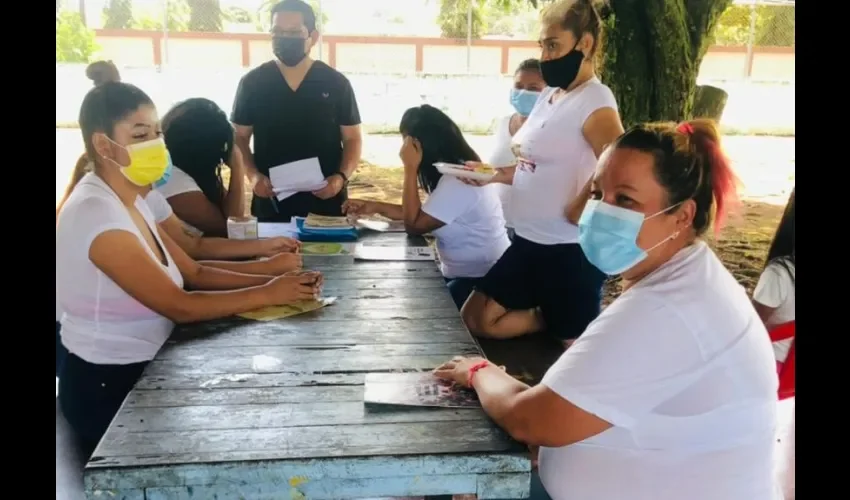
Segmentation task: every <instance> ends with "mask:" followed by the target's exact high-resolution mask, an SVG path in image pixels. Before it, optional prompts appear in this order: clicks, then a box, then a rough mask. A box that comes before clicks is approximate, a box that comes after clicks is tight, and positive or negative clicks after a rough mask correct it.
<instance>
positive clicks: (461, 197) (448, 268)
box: [422, 175, 510, 278]
mask: <svg viewBox="0 0 850 500" xmlns="http://www.w3.org/2000/svg"><path fill="white" fill-rule="evenodd" d="M422 211H423V212H425V213H426V214H428V215H430V216H431V217H433V218H435V219H437V220H438V221H440V222H442V223H444V224H445V226H443V227H441V228H439V229H437V230H436V231H432V232H431V234H433V235H434V237H435V238H436V239H437V251H438V252H439V254H440V270H441V271H442V273H443V276H445V277H446V278H480V277H482V276H484V275H485V274H487V271H489V270H490V268H491V267H492V266H493V264H495V263H496V261H497V260H499V257H501V256H502V254H503V253H504V252H505V250H507V248H508V246H510V240H509V239H508V233H507V231H506V230H505V219H504V218H503V217H502V210H501V204H500V202H499V196H498V193H497V192H496V189H495V186H490V185H488V186H483V187H475V186H469V185H467V184H464V183H463V182H461V181H459V180H458V179H457V178H456V177H452V176H449V175H444V176H443V177H442V178H441V179H440V182H438V183H437V187H436V188H435V189H434V191H433V192H432V193H431V194H430V195H429V196H428V200H427V201H426V202H425V205H424V206H423V207H422Z"/></svg>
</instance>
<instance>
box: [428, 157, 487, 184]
mask: <svg viewBox="0 0 850 500" xmlns="http://www.w3.org/2000/svg"><path fill="white" fill-rule="evenodd" d="M434 166H435V167H437V171H438V172H440V173H441V174H443V175H452V176H454V177H460V178H463V179H472V180H475V181H481V182H487V181H489V180H490V179H492V178H493V176H494V175H496V169H495V168H493V167H491V166H489V165H480V166H478V167H475V168H474V169H469V168H466V167H465V166H463V165H458V164H456V163H444V162H441V161H438V162H437V163H434Z"/></svg>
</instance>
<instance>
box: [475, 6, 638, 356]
mask: <svg viewBox="0 0 850 500" xmlns="http://www.w3.org/2000/svg"><path fill="white" fill-rule="evenodd" d="M601 30H602V20H601V19H600V17H599V14H598V13H597V11H596V9H595V8H594V7H593V5H591V2H590V1H589V0H567V1H561V2H558V3H555V4H552V5H550V6H549V7H548V8H547V9H546V10H545V11H544V13H543V16H542V27H541V36H540V47H541V49H542V54H541V57H540V68H541V71H542V73H543V79H544V81H545V82H546V84H547V85H548V86H549V87H548V88H547V89H546V90H545V91H543V93H542V94H541V95H540V97H539V99H537V102H536V104H535V105H534V108H533V109H532V111H531V114H530V115H529V116H528V118H527V119H526V121H525V123H524V124H523V125H522V127H521V128H520V129H519V131H517V132H516V134H515V135H514V137H513V151H514V153H515V155H516V156H517V158H518V163H517V165H516V166H515V167H506V168H500V169H498V172H499V173H497V174H496V175H495V176H494V177H493V179H492V180H491V183H502V184H508V185H510V186H511V188H510V198H511V203H510V204H511V209H510V219H511V224H512V225H513V228H514V238H513V241H512V242H511V246H510V248H508V250H507V251H506V252H505V253H504V255H503V256H502V258H501V259H499V261H498V262H497V263H496V264H495V265H494V266H493V267H492V268H491V269H490V272H488V273H487V276H485V277H484V279H482V280H481V281H480V282H479V283H478V284H477V285H476V289H475V292H473V294H472V295H471V296H470V297H469V300H468V301H467V302H466V304H465V305H464V307H463V319H464V321H465V323H466V325H467V327H468V328H469V329H470V331H471V332H472V333H473V334H475V335H478V336H483V337H490V338H497V339H504V338H511V337H517V336H520V335H525V334H530V333H535V332H538V331H545V332H547V333H548V334H550V335H553V336H555V337H556V338H558V339H560V340H562V341H564V343H565V345H568V344H569V343H570V342H571V341H572V340H573V339H575V338H577V337H578V336H579V335H581V334H582V332H583V331H584V329H585V328H586V327H587V325H588V324H589V323H590V322H591V321H593V319H594V318H596V316H597V315H598V314H599V311H600V307H601V301H602V285H603V283H604V280H605V276H604V275H603V274H602V273H601V272H599V270H598V269H596V268H595V267H594V266H593V265H592V264H590V263H589V262H588V261H587V259H586V258H585V256H584V254H583V253H582V251H581V248H580V247H579V244H578V236H579V230H578V227H577V226H576V225H575V224H573V223H571V222H570V221H568V220H567V219H566V217H565V216H564V210H565V208H566V207H567V206H568V205H569V204H570V203H571V202H572V201H573V199H574V198H575V197H576V196H577V195H578V194H579V193H580V192H581V189H582V187H583V186H584V185H585V184H586V183H587V181H588V179H590V177H591V176H592V175H593V170H594V166H595V165H596V159H597V158H598V157H599V155H600V154H601V153H602V150H603V149H604V148H605V146H606V145H608V144H610V143H612V142H613V141H614V140H615V139H616V138H617V136H619V135H620V134H621V133H622V132H623V127H622V124H621V123H620V117H619V115H618V113H617V101H616V100H615V99H614V94H613V93H612V92H611V90H610V89H609V88H608V87H607V86H605V85H604V84H603V83H602V82H601V81H599V78H597V77H596V73H595V64H594V58H595V56H596V54H597V53H598V52H599V50H600V35H601Z"/></svg>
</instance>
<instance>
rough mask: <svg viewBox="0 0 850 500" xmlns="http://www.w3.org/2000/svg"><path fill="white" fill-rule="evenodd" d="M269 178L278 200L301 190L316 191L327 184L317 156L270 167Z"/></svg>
mask: <svg viewBox="0 0 850 500" xmlns="http://www.w3.org/2000/svg"><path fill="white" fill-rule="evenodd" d="M269 180H270V181H271V183H272V188H273V189H274V192H275V196H277V199H278V200H285V199H286V198H289V197H290V196H292V195H294V194H295V193H299V192H302V191H307V192H310V191H317V190H319V189H322V188H323V187H325V186H327V185H328V181H326V180H325V176H324V174H322V167H321V165H319V159H318V158H317V157H313V158H305V159H303V160H298V161H293V162H290V163H284V164H283V165H278V166H276V167H272V168H270V169H269Z"/></svg>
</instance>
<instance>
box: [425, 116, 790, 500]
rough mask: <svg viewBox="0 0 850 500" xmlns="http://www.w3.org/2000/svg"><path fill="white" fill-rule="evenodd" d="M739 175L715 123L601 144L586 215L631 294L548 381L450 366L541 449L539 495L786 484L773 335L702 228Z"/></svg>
mask: <svg viewBox="0 0 850 500" xmlns="http://www.w3.org/2000/svg"><path fill="white" fill-rule="evenodd" d="M735 188H736V179H735V176H734V174H733V172H732V170H731V169H730V166H729V162H728V161H727V159H726V157H725V155H724V154H723V152H722V150H721V148H720V139H719V135H718V132H717V128H716V126H715V124H714V123H713V122H711V121H708V120H693V121H689V122H685V123H682V124H679V125H676V124H673V123H665V124H646V125H639V126H637V127H634V128H632V129H630V130H628V131H627V132H626V133H625V134H623V135H622V136H620V137H619V138H618V139H617V140H616V141H614V143H613V144H612V146H611V147H609V148H608V150H606V152H605V153H604V154H603V155H602V156H601V158H600V160H599V164H598V166H597V170H596V173H595V177H594V180H593V183H592V185H591V188H590V193H591V196H590V200H589V201H587V204H586V206H585V207H584V210H583V212H582V214H581V218H580V220H579V224H578V225H579V244H580V245H581V248H582V250H583V251H584V254H585V255H586V256H587V259H588V260H589V261H590V263H591V264H593V265H594V266H596V267H597V268H599V270H601V271H602V272H604V273H605V274H607V275H609V276H614V275H619V276H621V277H622V282H623V288H624V291H623V293H622V294H621V295H620V296H619V297H618V298H617V299H616V300H615V301H614V302H613V303H612V304H611V305H610V306H608V307H607V308H606V309H605V310H603V311H602V313H601V314H600V315H599V317H597V318H596V319H595V320H594V321H593V322H592V323H590V325H589V326H588V327H587V329H586V330H585V332H584V333H583V334H582V335H581V336H580V337H579V338H578V339H577V340H576V341H575V343H574V344H573V345H572V346H571V347H570V348H569V349H567V351H566V352H564V354H562V355H561V358H560V359H559V360H558V361H557V362H556V363H555V364H554V365H553V366H552V368H550V369H549V371H548V372H547V373H546V375H545V376H544V377H543V380H542V382H541V383H540V384H539V385H537V386H534V387H530V386H528V385H526V384H524V383H522V382H520V381H518V380H516V379H515V378H513V377H512V376H511V375H509V374H507V373H505V372H504V371H503V370H502V369H500V368H499V367H498V366H494V365H492V364H490V363H489V362H487V361H486V360H483V359H481V358H465V357H456V358H454V359H452V360H451V361H449V362H448V363H445V364H444V365H442V366H440V367H439V368H437V370H436V372H435V373H436V375H437V376H438V377H441V378H444V379H447V380H452V381H454V382H456V383H459V384H463V385H465V386H468V387H471V388H473V389H474V390H475V391H476V392H477V394H478V397H479V399H480V401H481V405H482V406H483V408H484V411H485V412H486V413H487V414H488V415H489V416H490V417H491V418H492V419H493V420H494V421H495V422H496V423H497V424H499V425H500V426H501V427H502V428H503V429H505V431H506V432H508V433H509V434H510V435H511V436H513V437H514V438H515V439H517V440H518V441H521V442H524V443H526V444H528V445H529V446H530V447H531V449H532V450H537V451H536V452H539V476H538V477H539V481H537V480H534V481H532V491H531V498H533V499H540V498H547V497H551V498H554V499H558V500H573V499H575V500H586V499H596V498H599V499H621V498H628V499H630V500H682V499H688V500H716V499H718V498H722V499H728V500H738V499H740V500H744V499H746V500H773V499H774V498H775V495H774V493H775V488H774V481H773V463H772V462H773V460H772V458H773V448H774V427H775V423H776V368H775V363H774V357H773V350H772V349H771V345H770V341H769V340H768V336H767V331H766V330H765V327H764V324H763V323H762V322H761V321H760V319H759V317H758V314H757V313H756V311H755V309H754V308H753V306H752V304H751V303H750V300H749V297H748V296H747V292H746V290H745V289H744V288H743V287H742V286H741V285H740V284H739V283H738V282H737V281H736V280H735V278H734V277H733V276H732V274H731V273H729V271H728V270H727V269H726V267H725V266H724V265H723V263H722V262H721V261H720V259H719V258H718V257H717V256H716V255H715V254H714V252H713V251H712V250H711V248H710V247H709V246H708V245H707V244H706V243H705V242H704V241H702V240H701V239H700V236H702V235H703V234H704V233H706V232H707V231H708V230H709V229H710V228H711V226H712V224H713V223H714V224H718V223H720V222H722V218H723V215H724V213H725V211H726V209H727V207H728V206H729V205H730V203H731V202H732V201H734V199H735ZM717 227H719V226H715V229H716V228H717ZM565 278H568V277H565Z"/></svg>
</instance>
